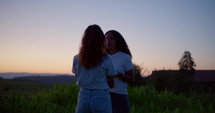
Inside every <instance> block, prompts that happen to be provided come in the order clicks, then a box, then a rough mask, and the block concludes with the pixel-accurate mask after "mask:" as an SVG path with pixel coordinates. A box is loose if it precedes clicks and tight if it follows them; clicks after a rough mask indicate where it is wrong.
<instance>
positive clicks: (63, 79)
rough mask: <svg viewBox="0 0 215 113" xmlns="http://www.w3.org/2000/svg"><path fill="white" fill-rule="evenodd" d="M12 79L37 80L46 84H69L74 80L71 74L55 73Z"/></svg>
mask: <svg viewBox="0 0 215 113" xmlns="http://www.w3.org/2000/svg"><path fill="white" fill-rule="evenodd" d="M13 80H25V81H37V82H41V83H46V84H71V83H72V81H73V80H75V76H73V75H55V76H25V77H15V78H13Z"/></svg>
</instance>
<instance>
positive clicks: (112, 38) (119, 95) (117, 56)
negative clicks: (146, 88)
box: [105, 30, 134, 113]
mask: <svg viewBox="0 0 215 113" xmlns="http://www.w3.org/2000/svg"><path fill="white" fill-rule="evenodd" d="M105 38H106V47H107V51H108V53H109V54H110V56H111V60H112V62H113V66H114V68H115V70H116V71H117V73H118V74H117V75H116V76H114V83H115V85H114V87H113V88H112V89H110V95H111V100H112V111H113V113H129V111H130V105H129V99H128V91H127V83H129V82H132V81H133V80H134V67H133V64H132V61H131V57H132V55H131V52H130V50H129V48H128V45H127V43H126V41H125V39H124V38H123V36H122V35H121V34H120V33H119V32H118V31H116V30H110V31H108V32H106V33H105Z"/></svg>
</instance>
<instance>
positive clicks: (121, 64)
mask: <svg viewBox="0 0 215 113" xmlns="http://www.w3.org/2000/svg"><path fill="white" fill-rule="evenodd" d="M110 56H111V60H112V62H113V66H114V68H115V70H116V71H117V72H118V73H122V74H125V72H127V71H129V70H131V69H133V68H134V67H133V64H132V61H131V57H130V56H129V55H128V54H125V53H123V52H117V53H115V54H113V55H110ZM110 92H114V93H119V94H128V91H127V83H126V82H123V81H122V80H120V79H118V78H114V88H112V89H110Z"/></svg>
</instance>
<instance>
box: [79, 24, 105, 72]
mask: <svg viewBox="0 0 215 113" xmlns="http://www.w3.org/2000/svg"><path fill="white" fill-rule="evenodd" d="M104 41H105V37H104V33H103V31H102V29H101V28H100V27H99V26H98V25H96V24H94V25H90V26H88V27H87V29H86V30H85V32H84V34H83V38H82V41H81V47H80V50H79V55H78V61H79V63H80V65H82V66H84V67H85V68H92V67H95V66H97V65H99V64H100V63H101V62H102V58H103V55H104V54H106V50H105V45H104Z"/></svg>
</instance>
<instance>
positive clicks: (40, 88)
mask: <svg viewBox="0 0 215 113" xmlns="http://www.w3.org/2000/svg"><path fill="white" fill-rule="evenodd" d="M5 87H8V88H9V90H8V92H7V94H3V93H1V94H0V113H74V111H75V107H76V103H77V94H78V90H79V88H78V87H77V86H76V85H75V84H71V85H66V84H63V85H53V86H52V85H47V84H41V83H37V82H27V81H10V80H3V81H2V80H1V81H0V88H1V89H4V88H5ZM14 92H18V93H14ZM2 94H3V95H2ZM129 99H130V104H131V112H130V113H215V94H212V93H209V94H208V93H207V94H195V93H194V94H190V95H183V94H179V95H176V94H174V93H172V92H169V91H161V92H158V91H157V90H155V88H153V87H152V86H141V87H132V88H130V87H129Z"/></svg>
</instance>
